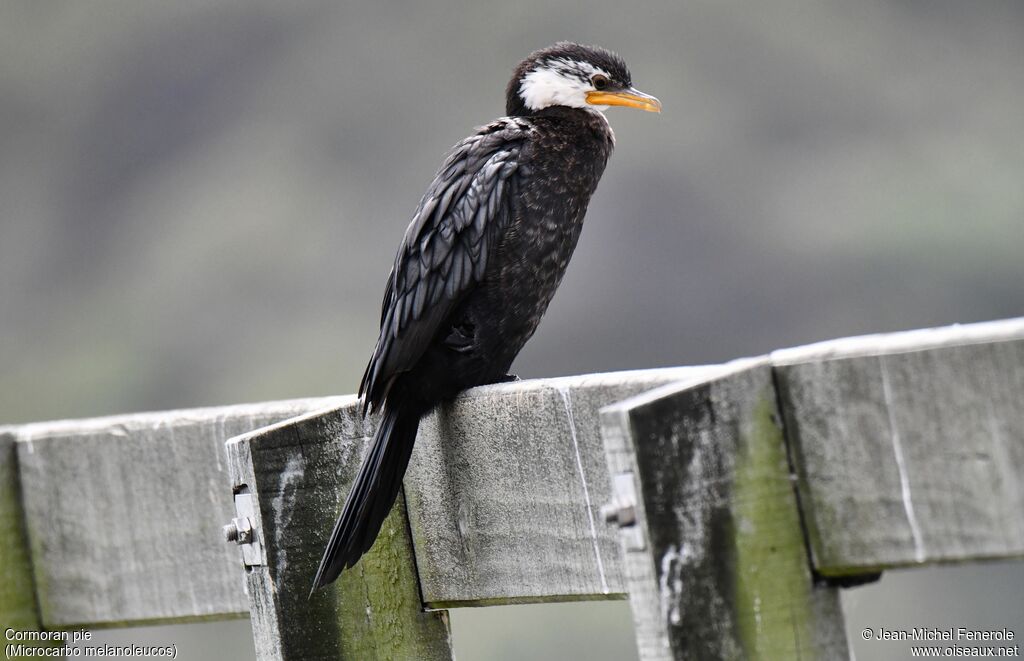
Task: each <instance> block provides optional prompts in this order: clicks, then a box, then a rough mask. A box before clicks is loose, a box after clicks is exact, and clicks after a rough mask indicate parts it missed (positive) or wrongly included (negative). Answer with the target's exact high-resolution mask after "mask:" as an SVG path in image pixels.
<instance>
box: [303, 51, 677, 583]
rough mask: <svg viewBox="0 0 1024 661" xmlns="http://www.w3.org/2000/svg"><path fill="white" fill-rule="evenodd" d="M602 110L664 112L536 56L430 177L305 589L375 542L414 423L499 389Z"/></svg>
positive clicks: (569, 239) (571, 204) (572, 207)
mask: <svg viewBox="0 0 1024 661" xmlns="http://www.w3.org/2000/svg"><path fill="white" fill-rule="evenodd" d="M609 106H626V107H629V108H639V109H641V110H648V111H652V112H660V110H661V104H660V103H659V102H658V100H657V99H655V98H654V97H652V96H648V95H647V94H644V93H643V92H640V91H638V90H636V89H635V88H633V86H632V79H631V76H630V73H629V69H627V68H626V63H625V62H624V61H623V60H622V58H620V57H619V56H618V55H616V54H615V53H612V52H611V51H608V50H605V49H603V48H597V47H593V46H583V45H580V44H575V43H570V42H560V43H557V44H555V45H554V46H550V47H548V48H545V49H542V50H539V51H536V52H535V53H533V54H531V55H530V56H529V57H528V58H526V59H525V60H523V61H522V62H521V63H520V64H519V66H518V67H516V69H515V72H514V73H513V76H512V80H511V81H510V82H509V84H508V89H507V91H506V105H505V110H506V113H507V116H506V117H502V118H500V119H498V120H495V121H493V122H491V123H490V124H487V125H486V126H483V127H480V128H479V129H477V130H476V132H475V133H474V134H473V135H471V136H469V137H468V138H466V139H465V140H463V141H462V142H460V143H458V144H457V145H455V147H454V148H453V149H452V151H451V152H450V153H449V155H448V158H447V159H446V160H445V162H444V164H443V165H442V166H441V169H440V170H439V171H438V173H437V175H436V176H435V177H434V181H433V183H431V184H430V187H429V188H428V189H427V192H426V194H425V195H424V196H423V199H422V200H420V203H419V206H418V207H417V209H416V212H415V214H414V215H413V218H412V222H411V223H410V224H409V227H408V229H407V230H406V231H405V237H404V238H403V239H402V245H401V246H400V247H399V249H398V255H397V257H396V258H395V264H394V267H393V268H392V270H391V276H390V277H389V278H388V282H387V288H386V289H385V292H384V304H383V310H382V312H381V322H380V337H379V338H378V339H377V345H376V347H375V348H374V351H373V356H372V357H371V358H370V362H369V364H368V365H367V366H366V372H365V373H364V374H363V380H362V383H361V384H360V385H359V394H360V396H361V397H363V398H364V399H363V413H364V414H365V413H366V412H367V411H376V410H380V411H382V416H381V419H380V424H379V426H378V427H377V431H376V433H375V434H374V436H373V440H372V442H371V445H370V449H369V451H368V453H367V454H366V456H365V458H364V459H363V463H362V466H361V467H360V469H359V473H358V474H357V476H356V479H355V482H354V483H353V485H352V490H351V492H350V493H349V496H348V500H347V501H346V502H345V507H344V509H343V510H342V513H341V517H340V518H339V519H338V522H337V523H336V524H335V526H334V531H333V532H332V533H331V538H330V541H329V542H328V544H327V549H326V550H325V551H324V556H323V559H322V560H321V561H320V567H319V569H317V573H316V578H315V579H314V581H313V589H314V590H316V589H317V588H319V587H322V586H324V585H327V584H328V583H330V582H332V581H333V580H334V579H336V578H337V577H338V575H339V574H340V573H341V571H342V570H343V569H346V568H348V567H351V566H352V565H354V564H355V563H356V561H358V560H359V558H360V557H362V555H363V554H364V553H366V551H368V550H369V549H370V547H371V546H372V545H373V542H374V540H375V539H376V537H377V533H378V532H379V531H380V527H381V524H382V523H383V521H384V518H385V517H386V516H387V514H388V512H389V511H390V510H391V507H392V505H393V504H394V502H395V498H396V497H397V495H398V491H399V489H400V488H401V483H402V477H403V476H404V475H405V469H406V466H408V463H409V456H410V454H411V453H412V447H413V442H414V441H415V440H416V430H417V428H418V427H419V421H420V418H421V417H422V416H423V415H424V414H425V413H427V412H428V411H430V409H432V408H433V407H434V406H435V405H436V404H438V403H440V402H443V401H445V400H448V399H451V398H452V397H454V396H455V395H456V394H457V393H459V392H460V391H461V390H464V389H465V388H469V387H472V386H478V385H483V384H486V383H495V382H498V381H504V380H508V378H509V377H507V376H506V373H507V371H508V369H509V367H510V366H511V364H512V360H513V359H514V358H515V357H516V354H518V353H519V350H520V349H522V347H523V345H524V344H525V343H526V341H527V340H528V339H529V338H530V336H531V335H533V332H534V330H535V329H536V328H537V324H538V323H539V322H540V319H541V316H543V314H544V311H545V310H546V309H547V306H548V303H549V302H550V301H551V297H552V296H553V295H554V293H555V289H557V288H558V284H559V282H561V280H562V275H563V274H564V273H565V267H566V265H568V263H569V258H570V257H571V256H572V252H573V249H574V248H575V247H576V241H577V239H578V238H579V235H580V230H581V229H582V227H583V216H584V215H585V214H586V211H587V204H588V202H589V201H590V196H591V195H593V193H594V189H595V188H597V182H598V180H600V178H601V174H602V172H604V167H605V164H606V163H607V161H608V156H609V155H610V154H611V151H612V146H613V145H614V143H615V138H614V136H613V134H612V131H611V128H610V127H609V126H608V122H607V120H606V119H605V118H604V115H603V114H602V112H603V111H604V110H607V109H608V107H609ZM512 378H514V377H512Z"/></svg>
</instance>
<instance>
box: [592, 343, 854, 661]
mask: <svg viewBox="0 0 1024 661" xmlns="http://www.w3.org/2000/svg"><path fill="white" fill-rule="evenodd" d="M602 433H603V434H604V439H605V444H606V451H607V455H608V465H609V469H610V471H611V474H612V475H613V479H615V480H616V483H617V484H619V485H621V489H620V491H621V492H622V493H620V494H619V496H620V500H619V502H620V504H625V505H628V504H630V503H629V502H628V501H629V496H630V493H629V492H630V488H631V487H632V489H633V490H634V493H633V495H634V498H635V503H634V504H633V507H632V510H631V511H630V510H623V512H622V513H620V514H619V519H620V520H622V519H625V521H624V522H625V523H626V524H627V525H626V526H624V527H623V528H622V530H621V537H622V543H623V555H624V565H625V569H626V573H627V583H628V588H629V596H630V605H631V607H632V609H633V614H634V624H635V627H636V632H637V640H638V644H639V648H640V657H641V659H644V660H645V661H647V660H651V659H659V660H660V659H739V658H751V659H796V658H801V659H842V658H847V646H846V638H845V632H844V628H843V622H842V616H841V612H840V606H839V602H838V595H837V594H836V591H835V589H833V588H825V587H815V586H814V584H813V579H812V577H811V573H810V568H809V563H808V558H807V553H806V549H805V545H804V537H803V533H802V531H801V526H800V518H799V512H798V509H797V505H796V497H795V493H794V490H793V486H792V483H791V481H790V479H789V466H788V461H787V455H786V446H785V442H784V440H783V437H782V434H781V431H780V428H779V426H778V423H777V416H776V413H775V392H774V389H773V387H772V377H771V370H770V367H769V366H768V364H767V362H766V361H757V362H750V361H747V362H745V363H741V364H738V365H736V366H734V367H733V368H731V369H730V370H729V371H727V372H724V373H721V374H720V375H719V376H716V377H712V378H710V379H706V380H702V381H699V382H696V383H692V382H691V383H683V384H676V385H672V386H666V387H665V388H661V389H659V390H655V391H653V392H650V393H647V394H644V395H640V396H638V397H636V398H633V399H631V400H626V401H625V402H621V403H619V404H615V405H613V406H610V407H608V408H606V409H604V410H603V412H602ZM631 516H632V517H635V523H633V524H632V525H628V524H629V520H630V517H631Z"/></svg>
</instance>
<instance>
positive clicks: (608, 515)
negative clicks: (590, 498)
mask: <svg viewBox="0 0 1024 661" xmlns="http://www.w3.org/2000/svg"><path fill="white" fill-rule="evenodd" d="M601 518H602V519H604V522H605V523H612V524H615V525H617V526H618V527H620V528H625V527H627V526H631V525H633V524H635V523H636V508H635V507H633V506H632V505H624V504H620V503H609V504H607V505H602V506H601Z"/></svg>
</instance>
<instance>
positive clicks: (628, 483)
mask: <svg viewBox="0 0 1024 661" xmlns="http://www.w3.org/2000/svg"><path fill="white" fill-rule="evenodd" d="M601 518H603V519H604V521H605V523H610V524H614V525H616V526H618V528H619V533H620V534H621V535H622V538H623V541H624V542H625V545H626V549H627V550H630V551H643V550H644V549H646V548H647V544H646V543H645V541H644V535H643V531H642V530H641V529H640V526H638V525H637V521H636V480H635V479H634V477H633V473H617V474H615V475H612V502H610V503H608V504H607V505H602V506H601Z"/></svg>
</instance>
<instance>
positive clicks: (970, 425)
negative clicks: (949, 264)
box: [775, 322, 1024, 575]
mask: <svg viewBox="0 0 1024 661" xmlns="http://www.w3.org/2000/svg"><path fill="white" fill-rule="evenodd" d="M986 330H991V331H992V333H991V337H989V338H988V340H986V337H987V336H986V333H985V331H986ZM914 333H918V334H919V333H921V331H915V332H914ZM1015 334H1016V336H1017V337H1018V339H1013V337H1014V335H1015ZM944 335H945V337H944V338H943V341H941V342H932V343H931V344H928V345H924V346H930V347H931V348H925V349H921V350H913V349H912V347H913V346H916V345H914V344H907V343H905V342H903V343H896V344H895V346H896V347H897V348H896V349H895V350H893V346H894V345H893V342H894V339H893V338H889V339H886V338H882V341H880V342H878V343H876V354H879V355H871V350H870V348H869V347H867V346H864V347H857V348H856V350H855V351H854V350H852V349H851V348H850V347H849V345H848V346H847V348H842V347H840V350H838V351H836V350H832V351H829V352H827V353H820V352H819V353H817V354H814V353H808V352H804V353H803V354H793V353H791V352H788V353H786V354H783V355H782V356H781V357H780V358H781V359H780V360H779V361H778V362H779V363H780V364H779V365H778V366H777V367H776V368H775V372H776V378H777V381H778V385H779V388H780V393H781V406H782V410H783V413H784V416H785V423H786V429H787V434H788V435H789V436H790V438H791V441H792V443H793V448H794V454H795V463H796V468H797V471H798V475H799V478H800V491H801V502H802V505H803V508H804V512H805V516H806V521H807V527H808V534H809V537H810V541H811V547H812V550H813V556H814V563H815V567H816V568H817V569H818V571H820V572H821V573H823V574H825V575H843V574H855V573H860V572H864V571H871V570H876V569H881V568H885V567H894V566H903V565H913V564H920V563H934V562H944V561H956V560H982V559H986V558H1001V557H1009V556H1021V555H1024V480H1022V475H1024V339H1020V338H1024V324H1016V325H1015V324H1013V323H1010V322H1000V323H998V324H978V325H976V326H972V327H964V328H954V329H949V330H948V331H947V332H946V333H945V334H944ZM896 339H898V338H896ZM795 359H797V360H800V361H805V362H796V363H795V364H793V362H792V361H793V360H795Z"/></svg>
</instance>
